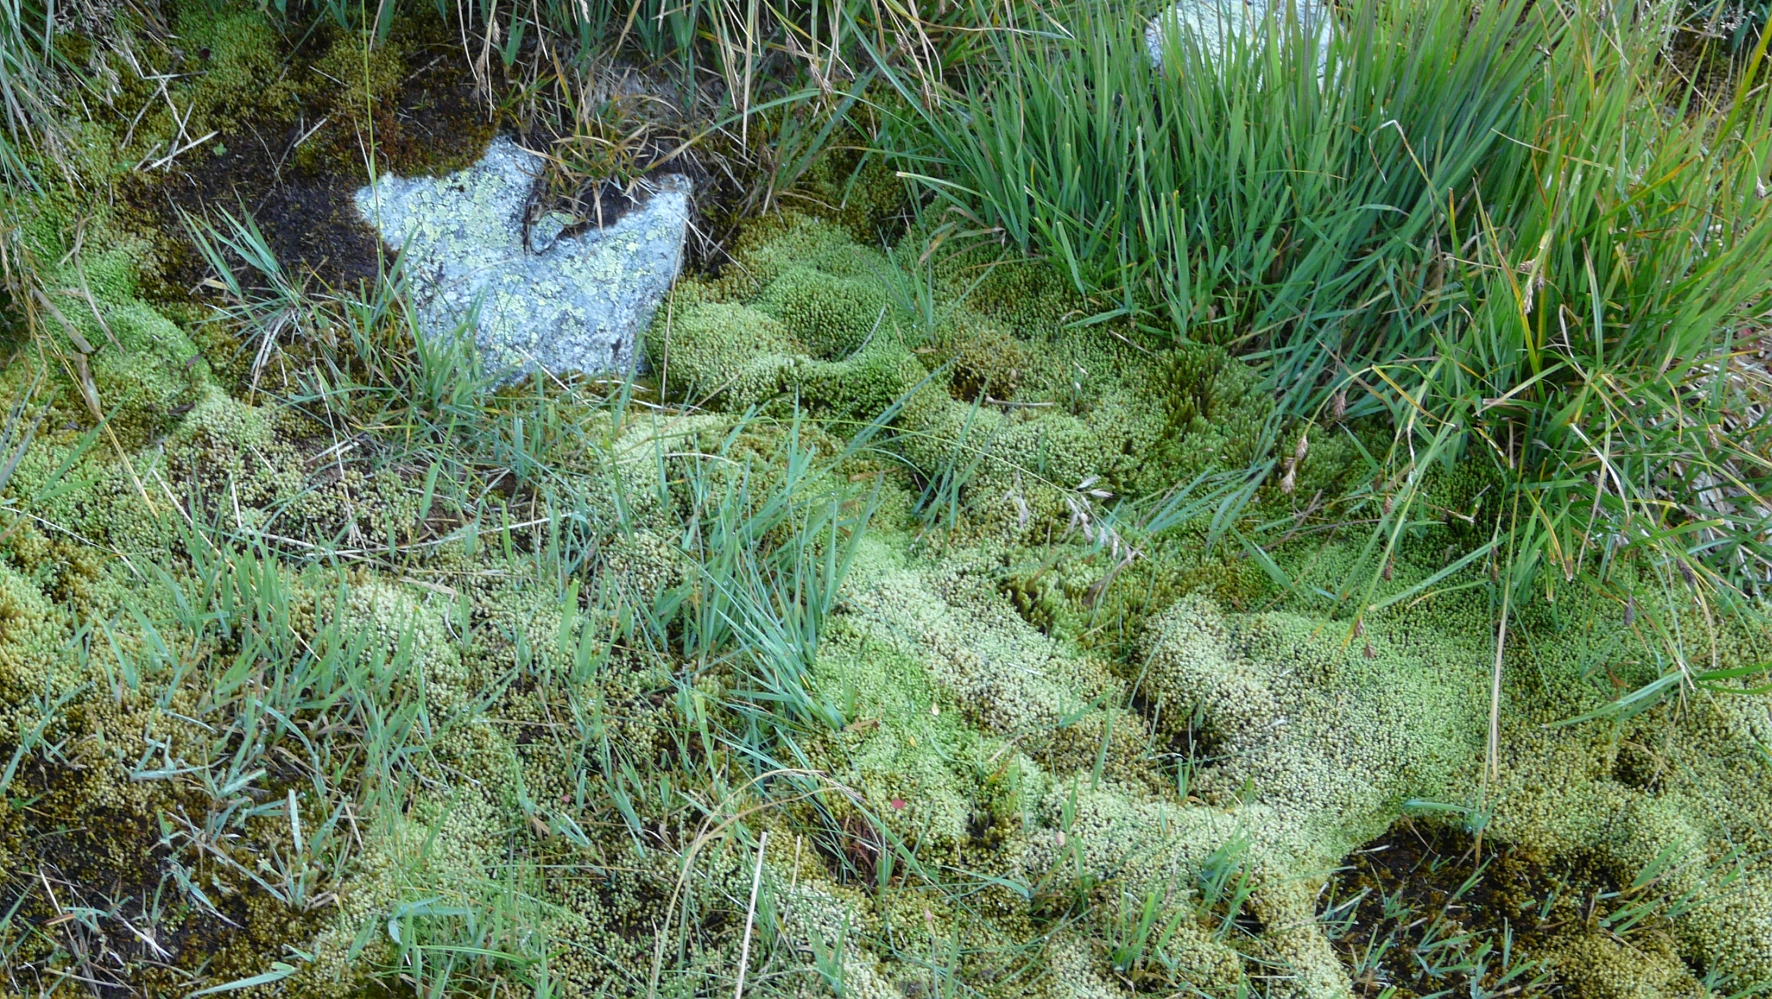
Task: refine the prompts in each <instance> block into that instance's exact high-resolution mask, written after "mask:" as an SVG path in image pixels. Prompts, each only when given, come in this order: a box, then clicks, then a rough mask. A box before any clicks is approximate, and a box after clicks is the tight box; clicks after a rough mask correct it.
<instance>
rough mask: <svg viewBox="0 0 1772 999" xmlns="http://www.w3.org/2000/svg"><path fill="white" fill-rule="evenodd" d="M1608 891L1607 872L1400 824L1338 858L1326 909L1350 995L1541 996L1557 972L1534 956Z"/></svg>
mask: <svg viewBox="0 0 1772 999" xmlns="http://www.w3.org/2000/svg"><path fill="white" fill-rule="evenodd" d="M1616 894H1617V885H1616V884H1615V883H1614V881H1613V879H1612V878H1611V876H1610V875H1609V874H1608V873H1607V872H1605V871H1604V870H1600V869H1598V868H1595V867H1594V866H1593V865H1591V864H1586V863H1579V862H1578V863H1560V864H1555V865H1552V864H1547V863H1545V862H1543V861H1542V860H1540V859H1539V858H1537V857H1535V856H1533V855H1532V854H1530V853H1528V852H1525V851H1522V850H1519V849H1516V848H1514V847H1512V846H1506V845H1503V846H1499V847H1497V846H1496V845H1495V844H1493V843H1485V844H1482V846H1481V848H1479V845H1478V843H1477V841H1476V839H1475V838H1474V837H1472V836H1471V835H1470V834H1469V833H1466V832H1464V831H1463V830H1461V829H1457V828H1451V827H1447V826H1442V825H1437V824H1432V825H1430V824H1428V823H1423V822H1415V821H1411V820H1410V819H1407V818H1405V819H1402V820H1400V821H1398V822H1397V824H1396V825H1393V826H1392V827H1391V828H1390V830H1389V831H1387V832H1386V833H1385V834H1384V835H1383V836H1381V837H1379V838H1378V839H1376V840H1374V841H1372V842H1370V843H1368V844H1366V845H1365V846H1364V847H1362V848H1360V849H1359V850H1358V851H1356V852H1355V853H1354V854H1353V855H1351V856H1350V857H1348V858H1347V861H1346V863H1345V865H1344V866H1343V867H1342V868H1341V869H1340V870H1338V871H1337V872H1336V873H1335V876H1334V877H1333V879H1332V880H1331V883H1330V886H1329V890H1328V893H1327V894H1326V895H1325V898H1326V899H1327V901H1326V904H1325V905H1324V912H1325V914H1326V916H1327V917H1328V919H1327V924H1328V929H1329V932H1330V936H1331V939H1332V940H1333V941H1334V945H1335V948H1336V950H1337V951H1338V952H1339V953H1340V954H1341V957H1342V960H1343V962H1344V963H1345V964H1346V966H1347V968H1348V970H1349V977H1350V978H1351V979H1352V980H1353V983H1354V995H1356V996H1379V995H1385V996H1390V997H1394V999H1412V997H1419V996H1427V995H1432V994H1437V993H1440V992H1441V990H1444V989H1448V988H1451V989H1454V990H1455V992H1456V991H1463V992H1465V993H1467V994H1483V993H1480V992H1478V991H1476V990H1477V989H1494V990H1496V991H1497V992H1500V991H1502V990H1507V989H1513V990H1515V991H1513V992H1512V993H1511V994H1513V995H1526V996H1532V995H1550V994H1553V993H1554V992H1555V991H1556V990H1557V988H1558V982H1557V981H1556V979H1555V973H1554V969H1552V968H1551V967H1550V966H1549V965H1548V964H1546V963H1544V962H1543V961H1542V960H1540V959H1538V958H1535V957H1534V952H1535V951H1542V950H1543V945H1544V944H1545V943H1547V942H1548V941H1549V940H1551V939H1553V938H1554V937H1555V936H1556V935H1557V934H1559V933H1563V932H1567V931H1570V930H1575V929H1579V928H1580V927H1581V926H1582V925H1585V924H1586V923H1587V922H1588V920H1590V919H1592V918H1593V917H1594V916H1595V915H1596V910H1597V908H1598V907H1599V905H1600V903H1601V901H1602V899H1603V898H1605V897H1607V896H1609V895H1616ZM1577 920H1579V923H1577V922H1576V921H1577ZM1485 948H1486V949H1485ZM1503 976H1510V977H1508V979H1507V980H1506V981H1505V982H1504V981H1502V978H1503Z"/></svg>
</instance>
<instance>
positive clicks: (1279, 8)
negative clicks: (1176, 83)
mask: <svg viewBox="0 0 1772 999" xmlns="http://www.w3.org/2000/svg"><path fill="white" fill-rule="evenodd" d="M1287 4H1290V5H1291V7H1292V12H1293V16H1294V17H1296V18H1297V19H1298V22H1299V24H1300V26H1301V28H1302V31H1303V34H1304V35H1305V36H1306V37H1311V36H1313V35H1314V36H1315V37H1316V39H1317V68H1318V69H1319V71H1320V70H1321V69H1322V68H1323V67H1324V65H1325V63H1326V61H1327V59H1328V54H1329V33H1330V29H1331V25H1332V24H1333V22H1334V15H1333V14H1332V13H1331V12H1330V10H1329V6H1328V4H1327V3H1324V2H1323V0H1273V2H1270V0H1181V2H1180V3H1177V4H1176V5H1175V6H1174V7H1171V8H1170V9H1169V10H1168V11H1167V12H1166V13H1162V14H1158V15H1157V16H1156V17H1153V18H1151V22H1150V24H1148V25H1146V26H1145V29H1144V44H1145V49H1146V51H1147V52H1148V53H1149V54H1150V57H1151V65H1152V66H1161V65H1162V63H1163V35H1164V32H1165V31H1176V32H1184V33H1186V34H1189V35H1192V36H1193V38H1194V40H1195V42H1196V44H1198V45H1199V46H1200V51H1201V53H1202V54H1203V55H1204V56H1205V57H1206V61H1207V62H1209V63H1213V64H1217V63H1218V61H1219V60H1221V59H1223V58H1224V50H1225V44H1226V42H1227V41H1229V40H1230V39H1231V38H1233V37H1238V38H1247V39H1251V40H1253V39H1255V38H1257V37H1259V33H1260V32H1262V31H1264V30H1267V29H1268V28H1269V27H1271V26H1274V25H1277V24H1282V23H1284V18H1285V17H1286V5H1287Z"/></svg>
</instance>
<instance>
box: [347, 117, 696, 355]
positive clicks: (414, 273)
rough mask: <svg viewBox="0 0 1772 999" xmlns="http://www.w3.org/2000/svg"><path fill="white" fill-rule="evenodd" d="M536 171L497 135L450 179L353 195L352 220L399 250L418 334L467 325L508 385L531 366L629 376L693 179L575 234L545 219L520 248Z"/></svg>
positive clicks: (384, 181)
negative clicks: (355, 215)
mask: <svg viewBox="0 0 1772 999" xmlns="http://www.w3.org/2000/svg"><path fill="white" fill-rule="evenodd" d="M541 167H542V160H541V157H539V156H537V155H536V154H534V153H531V152H529V151H528V150H525V149H523V148H522V147H520V146H518V145H517V144H516V143H515V142H513V141H511V140H510V139H508V138H504V137H500V138H498V139H495V140H493V142H492V144H491V145H490V146H488V147H487V150H486V155H485V156H483V157H481V159H480V162H478V163H476V164H474V165H473V166H471V167H469V168H468V169H466V170H462V171H460V172H458V173H453V174H450V175H449V176H447V177H417V178H402V177H393V176H384V177H382V178H380V179H379V180H378V181H377V182H376V183H375V184H374V185H373V186H370V187H365V188H363V189H362V190H360V191H358V192H357V209H358V211H359V212H361V213H362V215H363V217H364V218H365V219H367V220H368V221H369V223H370V225H372V226H374V227H375V228H376V229H377V230H378V231H380V233H381V235H382V238H383V239H384V240H385V241H386V242H387V243H388V245H389V246H391V247H394V248H395V249H397V250H400V251H401V252H402V254H403V258H404V261H405V266H406V269H407V271H406V272H407V275H408V278H409V280H410V281H411V283H412V288H413V292H414V295H413V297H414V299H415V301H416V303H417V309H418V316H419V321H420V324H421V332H423V333H424V334H425V335H427V336H440V335H448V334H450V333H452V332H453V331H455V330H457V329H460V328H461V324H462V322H463V321H464V320H465V319H467V318H468V317H469V316H474V317H475V325H474V336H475V339H476V340H477V341H478V343H479V345H480V349H481V352H482V355H483V357H484V358H485V359H486V362H487V364H488V366H489V368H490V369H491V370H493V371H495V372H498V373H500V374H501V376H503V377H504V378H505V379H507V380H510V379H515V378H520V377H522V376H523V375H526V374H528V373H530V372H532V371H535V370H537V369H541V370H545V371H550V372H556V373H558V372H566V371H582V372H587V373H594V372H607V371H626V370H628V369H630V368H631V367H632V366H633V365H634V363H635V361H636V350H635V344H636V342H637V340H638V338H639V335H640V333H641V331H642V330H644V329H645V328H646V325H647V324H648V323H649V322H651V321H652V314H653V312H654V311H655V310H656V309H657V307H658V303H659V301H660V300H661V299H662V298H663V297H664V295H665V293H666V292H667V291H669V290H670V286H671V282H672V281H673V280H674V279H675V278H676V276H677V268H678V266H679V265H680V264H681V262H682V258H683V236H684V233H685V231H686V230H687V228H688V225H689V187H690V185H689V182H688V180H687V179H686V178H683V177H681V176H679V175H675V174H673V175H667V176H665V177H661V178H657V179H655V180H654V181H653V188H654V189H653V191H652V193H651V195H650V197H647V198H646V199H645V200H644V201H643V202H642V203H641V204H639V205H636V206H635V207H634V208H632V209H631V210H629V211H628V212H626V213H625V214H623V215H622V216H621V217H620V218H617V219H615V220H614V221H613V222H610V223H609V224H608V225H606V226H604V227H602V228H601V229H599V228H597V227H596V226H595V225H594V224H593V225H590V226H588V227H584V231H582V232H576V233H575V232H573V231H572V229H573V226H574V223H575V222H576V221H577V220H575V219H573V218H572V217H571V216H569V215H566V214H564V213H560V212H550V213H548V214H547V215H544V216H542V217H541V218H540V219H539V220H536V221H535V222H534V223H533V224H531V225H530V226H528V229H529V232H528V233H527V239H526V238H525V232H524V229H525V226H524V217H525V210H526V208H527V206H528V204H529V200H530V192H531V190H532V188H533V187H534V184H535V179H536V177H537V176H538V175H539V174H540V172H541ZM476 310H478V311H477V312H476Z"/></svg>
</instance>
